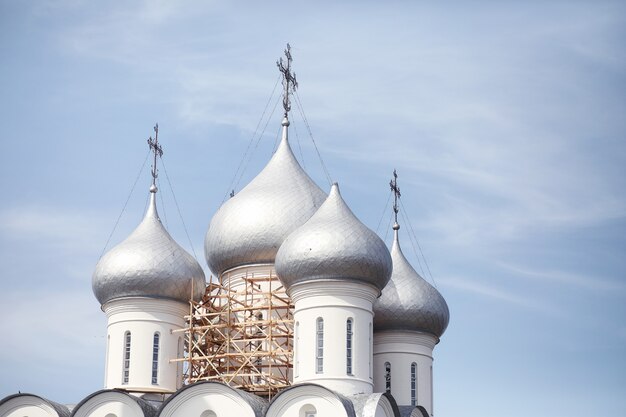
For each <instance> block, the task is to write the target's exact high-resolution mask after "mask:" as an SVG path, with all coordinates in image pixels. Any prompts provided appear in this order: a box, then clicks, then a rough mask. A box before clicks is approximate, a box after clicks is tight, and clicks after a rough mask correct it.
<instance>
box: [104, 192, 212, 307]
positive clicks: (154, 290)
mask: <svg viewBox="0 0 626 417" xmlns="http://www.w3.org/2000/svg"><path fill="white" fill-rule="evenodd" d="M150 193H151V194H150V204H149V205H148V210H147V211H146V214H145V216H144V218H143V220H142V221H141V223H140V224H139V226H137V228H136V229H135V230H134V231H133V232H132V233H131V234H130V236H128V237H127V238H126V240H124V241H123V242H122V243H120V244H119V245H117V246H115V247H114V248H113V249H111V250H110V251H109V252H107V253H106V254H105V255H104V256H103V257H102V258H101V259H100V261H99V262H98V264H97V265H96V270H95V272H94V273H93V278H92V287H93V292H94V294H95V295H96V298H97V299H98V301H100V304H105V303H106V302H108V301H110V300H113V299H116V298H123V297H154V298H169V299H173V300H177V301H182V302H188V301H189V299H190V297H191V296H192V293H191V287H192V285H193V298H194V300H198V299H200V298H201V297H202V295H203V294H204V289H205V287H206V281H205V277H204V272H203V271H202V268H201V267H200V265H199V264H198V262H196V260H195V259H194V258H193V257H192V256H191V255H190V254H189V253H187V252H186V251H185V250H184V249H183V248H182V247H180V246H179V245H178V244H177V243H176V242H175V241H174V239H172V237H171V236H170V234H169V233H168V232H167V230H165V228H164V227H163V225H162V224H161V220H160V219H159V215H158V213H157V210H156V187H154V186H153V187H151V188H150Z"/></svg>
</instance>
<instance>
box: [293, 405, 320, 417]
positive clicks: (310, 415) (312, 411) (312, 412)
mask: <svg viewBox="0 0 626 417" xmlns="http://www.w3.org/2000/svg"><path fill="white" fill-rule="evenodd" d="M316 416H317V409H316V408H315V407H314V406H313V405H312V404H305V405H303V406H302V407H300V412H299V413H298V417H316Z"/></svg>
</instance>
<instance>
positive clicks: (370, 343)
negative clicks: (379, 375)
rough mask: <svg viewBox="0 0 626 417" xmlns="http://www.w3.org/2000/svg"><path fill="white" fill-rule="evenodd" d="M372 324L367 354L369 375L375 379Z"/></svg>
mask: <svg viewBox="0 0 626 417" xmlns="http://www.w3.org/2000/svg"><path fill="white" fill-rule="evenodd" d="M372 343H373V341H372V323H370V329H369V341H368V343H367V347H368V351H367V352H368V353H367V361H368V362H367V367H368V369H369V375H370V379H374V375H373V372H372Z"/></svg>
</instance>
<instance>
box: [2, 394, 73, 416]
mask: <svg viewBox="0 0 626 417" xmlns="http://www.w3.org/2000/svg"><path fill="white" fill-rule="evenodd" d="M66 411H67V415H69V410H66ZM24 416H27V417H64V416H63V415H60V414H59V412H58V411H57V410H55V409H54V407H53V406H52V405H51V404H50V402H48V401H47V400H45V399H43V398H41V397H38V396H36V395H30V394H21V395H14V396H11V397H7V398H5V399H4V400H3V401H2V402H1V403H0V417H24Z"/></svg>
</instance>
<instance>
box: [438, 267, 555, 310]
mask: <svg viewBox="0 0 626 417" xmlns="http://www.w3.org/2000/svg"><path fill="white" fill-rule="evenodd" d="M438 282H439V283H440V284H441V285H443V286H445V287H448V288H452V289H455V290H460V291H463V292H467V293H470V294H475V295H479V296H481V297H487V298H490V299H492V300H496V301H500V302H503V303H507V304H513V305H516V306H518V307H521V308H524V309H527V310H532V311H536V312H540V313H545V314H550V315H552V316H562V315H563V313H562V312H561V311H560V310H558V309H556V308H555V306H554V304H552V303H551V304H548V303H542V302H541V301H540V300H538V299H537V298H536V297H523V296H520V295H518V294H514V293H511V292H509V291H506V290H504V289H503V288H502V287H494V286H492V285H488V284H485V283H480V282H477V281H476V280H471V279H467V278H455V277H446V278H439V279H438Z"/></svg>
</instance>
